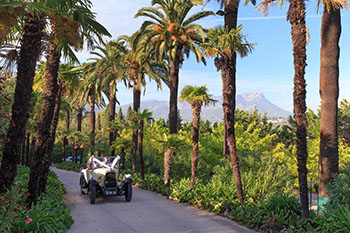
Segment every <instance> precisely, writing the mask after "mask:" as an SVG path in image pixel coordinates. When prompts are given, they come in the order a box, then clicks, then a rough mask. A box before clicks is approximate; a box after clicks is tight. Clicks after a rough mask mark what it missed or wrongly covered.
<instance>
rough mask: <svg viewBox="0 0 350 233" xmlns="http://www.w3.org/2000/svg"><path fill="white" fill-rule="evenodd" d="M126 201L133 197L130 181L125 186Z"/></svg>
mask: <svg viewBox="0 0 350 233" xmlns="http://www.w3.org/2000/svg"><path fill="white" fill-rule="evenodd" d="M124 195H125V201H126V202H130V201H131V198H132V186H131V184H130V183H128V184H126V186H125V194H124Z"/></svg>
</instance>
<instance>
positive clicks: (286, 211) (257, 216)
mask: <svg viewBox="0 0 350 233" xmlns="http://www.w3.org/2000/svg"><path fill="white" fill-rule="evenodd" d="M230 215H231V216H232V218H233V219H234V220H236V221H239V222H242V223H244V224H246V225H247V226H248V227H250V228H253V229H256V230H259V231H263V232H281V231H282V232H319V228H317V225H316V224H315V223H314V222H313V221H312V220H311V219H314V218H316V217H317V216H316V215H315V214H313V213H311V217H312V218H311V219H303V218H301V217H300V215H301V213H300V203H299V201H298V200H297V199H296V198H295V197H289V196H287V195H275V196H273V197H271V198H270V199H269V200H267V201H264V202H262V203H260V204H258V205H253V204H250V205H243V206H239V207H238V208H236V209H234V210H232V211H231V212H230Z"/></svg>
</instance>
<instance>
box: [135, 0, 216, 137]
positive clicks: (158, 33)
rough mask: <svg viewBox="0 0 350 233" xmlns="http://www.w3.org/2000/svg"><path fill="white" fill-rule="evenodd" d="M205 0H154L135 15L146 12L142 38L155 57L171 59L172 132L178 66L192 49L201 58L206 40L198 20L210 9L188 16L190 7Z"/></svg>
mask: <svg viewBox="0 0 350 233" xmlns="http://www.w3.org/2000/svg"><path fill="white" fill-rule="evenodd" d="M203 4H204V1H202V0H168V1H159V0H153V1H152V7H144V8H142V9H140V10H139V11H138V13H137V14H136V15H135V17H140V16H144V17H147V18H148V19H150V20H146V21H145V22H144V23H143V25H142V27H141V31H142V32H143V38H145V39H146V40H147V41H149V42H150V44H151V46H152V47H153V46H154V50H155V54H156V57H157V58H158V59H160V60H162V59H163V58H165V57H167V58H168V60H169V63H170V78H169V88H170V103H169V106H170V109H169V124H170V133H171V134H174V133H177V96H178V83H179V69H180V65H181V63H182V62H183V57H184V55H185V54H186V55H187V56H188V55H189V53H190V52H191V51H192V52H193V53H194V54H195V56H196V59H197V61H200V60H202V56H201V52H200V50H199V48H198V44H199V43H200V42H202V41H204V30H203V28H202V27H201V26H200V25H198V24H195V22H196V21H198V20H200V19H202V18H205V17H207V16H209V15H214V13H213V12H211V11H201V12H199V13H196V14H194V15H191V16H189V15H188V14H189V12H190V10H191V9H192V8H193V7H194V6H196V5H203Z"/></svg>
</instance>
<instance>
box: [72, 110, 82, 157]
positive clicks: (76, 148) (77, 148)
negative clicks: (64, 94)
mask: <svg viewBox="0 0 350 233" xmlns="http://www.w3.org/2000/svg"><path fill="white" fill-rule="evenodd" d="M82 122H83V108H81V107H80V105H79V104H78V114H77V123H78V129H77V130H78V131H79V132H81V125H82ZM77 141H78V138H75V139H74V154H75V155H79V154H80V156H81V157H82V156H83V153H82V149H81V148H80V145H78V144H77ZM81 157H80V158H81Z"/></svg>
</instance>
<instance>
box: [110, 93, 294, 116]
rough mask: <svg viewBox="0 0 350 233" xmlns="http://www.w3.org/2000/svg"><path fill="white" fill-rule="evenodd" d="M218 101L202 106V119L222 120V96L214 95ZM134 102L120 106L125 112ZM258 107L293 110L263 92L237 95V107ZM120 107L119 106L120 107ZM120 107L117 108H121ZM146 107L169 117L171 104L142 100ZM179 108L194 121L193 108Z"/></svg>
mask: <svg viewBox="0 0 350 233" xmlns="http://www.w3.org/2000/svg"><path fill="white" fill-rule="evenodd" d="M214 98H215V99H216V100H218V102H217V103H216V104H215V105H210V106H207V107H203V108H202V113H201V119H203V120H209V121H211V122H215V121H222V120H223V112H222V97H221V96H219V97H214ZM129 106H132V104H126V105H122V106H120V107H121V108H122V111H123V113H124V114H126V110H127V108H128V107H129ZM255 106H256V108H257V109H258V111H259V113H262V114H263V113H265V112H266V113H267V115H268V116H269V117H283V118H285V117H288V116H289V115H291V114H292V113H291V112H288V111H286V110H284V109H282V108H280V107H278V106H277V105H275V104H273V103H271V102H270V101H268V100H267V99H266V98H265V96H264V94H263V93H261V92H249V93H245V94H242V95H237V97H236V107H237V108H238V109H241V110H245V111H250V112H252V111H254V108H255ZM120 107H119V108H120ZM119 108H118V109H117V110H119ZM145 108H147V109H148V110H150V111H152V112H153V117H154V118H155V119H159V118H162V119H168V114H169V105H168V101H159V100H147V101H142V102H141V110H142V111H143V110H144V109H145ZM178 109H179V111H180V114H181V117H182V118H183V119H184V120H185V121H192V108H191V106H190V105H189V104H187V103H179V104H178Z"/></svg>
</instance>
